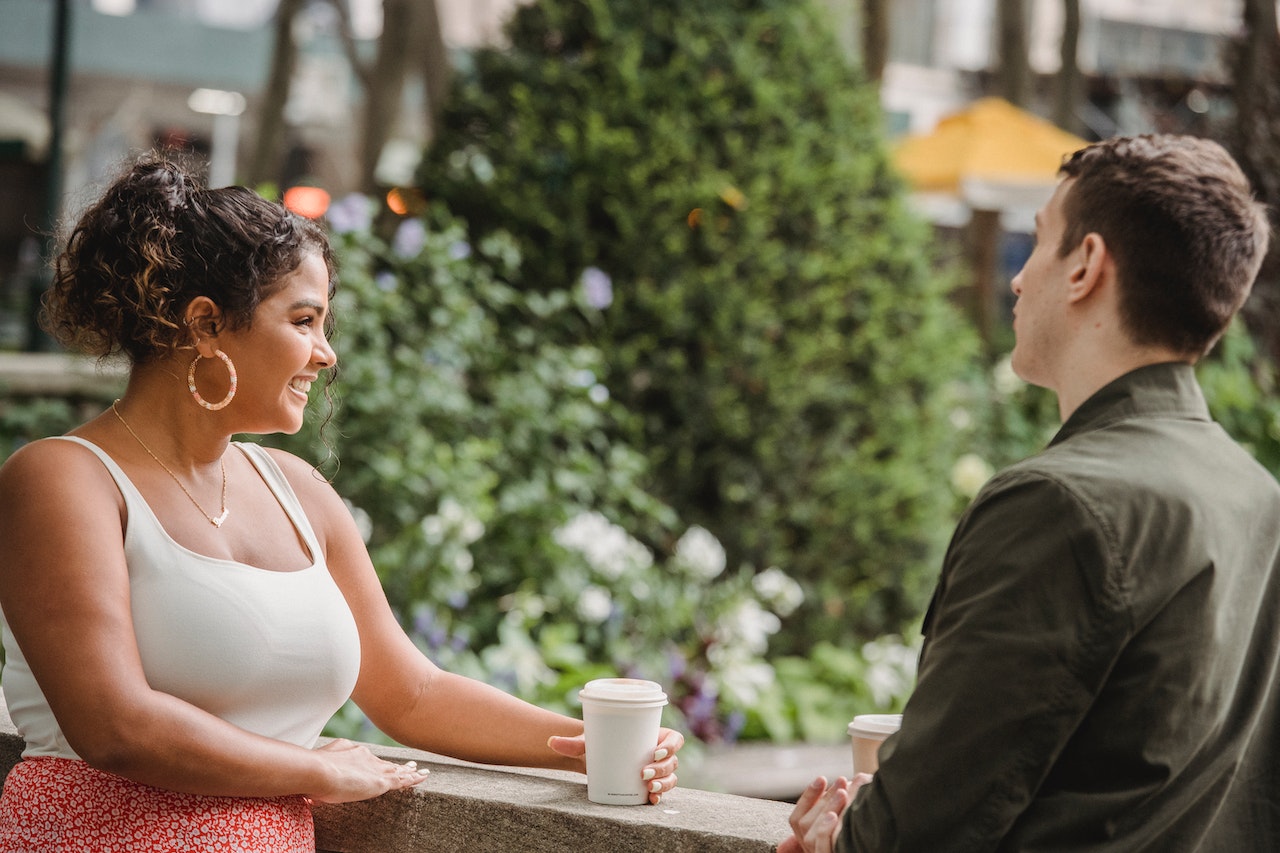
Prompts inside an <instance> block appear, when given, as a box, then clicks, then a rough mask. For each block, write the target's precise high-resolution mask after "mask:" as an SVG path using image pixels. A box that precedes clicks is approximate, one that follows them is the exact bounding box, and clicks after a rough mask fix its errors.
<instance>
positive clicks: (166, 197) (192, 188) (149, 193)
mask: <svg viewBox="0 0 1280 853" xmlns="http://www.w3.org/2000/svg"><path fill="white" fill-rule="evenodd" d="M117 186H118V187H119V190H120V198H119V200H120V201H121V202H124V203H126V204H130V205H140V206H142V207H143V208H147V209H151V210H153V211H155V212H156V213H158V214H161V215H163V214H168V215H169V216H175V215H177V214H179V213H182V212H183V211H185V210H187V209H188V208H189V207H190V206H191V202H192V200H193V197H194V196H195V194H196V193H197V192H199V191H200V187H199V185H198V183H197V181H196V179H195V177H193V176H192V175H191V174H189V173H188V172H187V171H186V170H184V169H183V168H182V167H181V166H179V165H177V164H176V163H174V162H172V161H170V160H167V159H164V158H162V157H154V158H149V159H147V160H144V161H143V162H141V163H138V164H136V165H135V166H134V167H133V169H131V170H130V174H128V175H127V176H126V177H125V178H124V180H122V181H120V182H119V184H118V185H117Z"/></svg>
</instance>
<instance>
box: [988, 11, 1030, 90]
mask: <svg viewBox="0 0 1280 853" xmlns="http://www.w3.org/2000/svg"><path fill="white" fill-rule="evenodd" d="M996 36H997V39H996V40H997V45H998V55H999V63H1000V64H999V70H998V72H997V78H996V82H997V87H998V92H997V94H999V95H1000V96H1001V97H1003V98H1004V99H1005V100H1007V101H1009V103H1011V104H1014V105H1015V106H1019V107H1024V108H1025V107H1027V106H1028V105H1029V104H1030V102H1031V66H1030V63H1029V62H1028V59H1027V7H1026V0H999V3H998V4H997V6H996Z"/></svg>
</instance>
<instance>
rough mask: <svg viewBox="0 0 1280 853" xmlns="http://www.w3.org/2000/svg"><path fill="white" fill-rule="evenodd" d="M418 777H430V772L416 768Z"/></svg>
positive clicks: (422, 768)
mask: <svg viewBox="0 0 1280 853" xmlns="http://www.w3.org/2000/svg"><path fill="white" fill-rule="evenodd" d="M418 775H419V776H429V775H431V771H430V770H428V769H427V768H425V767H419V768H418Z"/></svg>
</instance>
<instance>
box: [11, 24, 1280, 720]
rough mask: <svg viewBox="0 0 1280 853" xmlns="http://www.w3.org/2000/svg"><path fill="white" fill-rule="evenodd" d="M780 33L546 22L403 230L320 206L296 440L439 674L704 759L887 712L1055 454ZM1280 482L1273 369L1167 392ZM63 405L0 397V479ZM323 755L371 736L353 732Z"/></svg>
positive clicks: (860, 125) (289, 444)
mask: <svg viewBox="0 0 1280 853" xmlns="http://www.w3.org/2000/svg"><path fill="white" fill-rule="evenodd" d="M822 21H823V19H822V18H821V17H820V16H819V15H818V14H817V13H816V12H815V11H814V10H813V9H810V8H809V6H808V4H807V3H797V2H792V1H791V0H786V2H784V0H684V2H681V3H676V2H674V0H647V2H640V0H612V2H606V1H605V0H541V1H540V2H539V3H537V4H534V5H531V6H527V7H524V8H522V9H521V10H520V11H519V12H518V13H517V14H516V16H515V17H514V19H513V21H512V23H511V25H510V31H509V35H510V46H509V47H507V48H505V49H503V50H489V51H481V52H479V53H478V54H476V55H475V56H474V57H473V62H472V64H471V66H470V67H469V69H466V73H462V74H460V75H459V76H458V79H457V82H456V89H455V93H454V96H453V98H452V100H451V102H450V104H449V106H448V107H447V108H446V109H445V111H444V113H443V115H442V117H441V131H440V135H439V136H438V138H437V139H436V141H435V143H434V145H433V146H432V148H431V149H430V150H429V151H428V152H427V155H426V157H425V158H424V162H423V166H422V168H421V171H420V175H419V178H420V187H419V189H420V191H421V193H422V196H423V197H424V198H425V199H427V201H426V202H424V203H423V204H422V205H421V206H419V207H418V208H416V209H415V210H414V211H413V212H411V213H410V214H408V215H398V216H391V215H390V214H389V212H388V211H387V210H386V208H385V207H383V206H382V205H381V204H380V203H378V202H375V201H374V200H372V199H370V198H368V197H365V196H361V195H353V196H350V197H348V198H345V199H342V200H340V201H338V202H337V203H336V204H335V205H334V206H333V207H332V208H331V209H330V211H329V214H328V224H329V226H330V230H331V233H332V236H333V241H334V247H335V251H336V254H337V257H338V260H339V264H340V280H341V281H340V285H339V287H338V289H337V292H336V295H335V300H334V306H333V314H334V317H335V319H336V327H335V329H334V343H335V348H336V349H337V351H338V352H339V354H340V369H339V371H338V375H337V377H336V379H335V381H334V382H333V383H332V384H331V385H329V386H328V387H327V388H321V387H320V386H319V384H317V386H316V387H315V388H314V389H313V395H314V398H315V399H314V400H313V409H314V413H313V414H314V416H313V417H312V418H309V419H308V422H307V424H306V426H305V427H304V428H303V430H302V432H301V433H299V434H298V435H296V436H270V437H266V438H265V439H263V440H264V441H267V442H269V443H272V444H275V445H277V446H283V447H286V448H288V449H290V450H292V451H294V452H297V453H299V454H301V455H303V456H304V457H306V458H309V459H312V460H315V462H316V463H317V465H318V467H319V470H320V471H321V472H322V473H323V474H324V475H325V476H327V477H329V478H330V479H331V480H332V482H333V484H334V486H335V487H336V488H337V490H338V491H339V493H341V494H342V495H343V496H344V497H345V498H346V499H347V500H348V502H349V504H350V507H351V510H352V512H353V514H354V515H355V517H356V519H357V521H358V522H359V524H360V527H361V531H362V533H363V535H364V536H365V539H366V542H367V544H368V547H369V552H370V555H371V557H372V559H373V562H374V565H375V567H376V569H377V571H378V573H379V576H380V577H381V579H382V582H383V584H384V586H385V588H386V590H387V593H388V597H389V599H390V601H391V603H392V606H393V608H394V609H395V611H396V613H397V615H398V617H399V618H400V619H401V621H402V624H403V625H404V627H405V629H406V630H407V631H408V632H409V634H410V636H411V637H412V638H413V640H414V641H415V642H416V643H417V644H418V645H419V646H420V647H421V648H422V649H423V651H424V652H426V653H427V654H428V655H430V656H431V657H432V658H433V659H435V660H436V661H438V662H439V663H440V664H441V665H442V666H444V667H446V668H449V669H453V670H455V671H459V672H463V673H465V674H468V675H473V676H475V677H478V678H481V679H483V680H486V681H489V682H491V683H494V684H497V685H499V686H501V687H503V688H504V689H507V690H510V691H511V692H513V693H516V694H517V695H520V696H522V697H524V698H527V699H530V700H531V701H535V702H538V703H540V704H543V705H546V706H548V707H553V708H559V709H561V710H565V711H568V712H570V713H572V712H574V710H575V696H576V690H577V688H578V687H579V686H580V685H581V684H582V683H583V682H584V681H585V680H588V679H589V678H592V677H596V676H599V675H604V674H612V673H622V674H628V675H636V676H640V677H645V678H652V679H654V680H657V681H660V682H661V683H662V684H663V685H664V686H665V688H666V689H667V692H668V693H669V695H670V696H671V700H672V704H671V706H670V707H669V709H668V713H669V719H668V722H669V723H670V724H672V725H675V726H677V727H679V728H681V729H682V730H684V731H686V732H689V733H690V734H692V735H694V736H695V737H696V738H698V739H699V740H701V741H703V742H707V743H715V742H723V741H732V740H734V739H736V738H759V739H772V740H777V741H787V740H793V739H808V740H837V739H839V738H840V737H841V736H842V735H843V733H844V726H845V724H846V723H847V722H848V720H849V719H850V718H851V716H852V715H853V714H855V713H861V712H867V711H877V710H895V709H898V708H900V707H901V706H902V704H903V702H904V701H905V698H906V696H907V695H908V694H909V693H910V690H911V685H912V679H913V673H914V660H915V656H916V654H917V652H918V639H917V635H918V620H919V618H920V614H921V612H922V610H923V607H924V605H925V602H926V600H927V596H928V594H929V592H930V591H931V588H932V584H933V581H934V579H935V578H936V573H937V570H938V565H939V560H940V557H941V553H942V549H943V548H944V547H945V543H946V537H947V535H948V534H949V532H950V530H951V527H952V525H953V523H954V521H955V519H956V517H957V516H958V514H959V513H960V511H961V510H962V509H963V507H964V505H965V503H966V502H967V501H968V500H969V499H971V498H972V497H973V495H975V494H976V493H977V490H978V489H979V488H980V487H981V485H982V484H983V482H985V480H986V479H987V477H989V476H990V474H991V473H992V472H993V471H994V470H995V469H997V468H998V467H1000V466H1001V465H1004V464H1007V463H1009V462H1011V461H1013V460H1014V459H1017V458H1019V457H1021V456H1024V455H1026V454H1028V453H1031V452H1034V451H1035V450H1036V449H1038V448H1039V447H1042V446H1043V445H1044V444H1045V442H1046V441H1048V440H1049V438H1050V437H1051V436H1052V435H1053V431H1054V429H1055V428H1056V425H1057V410H1056V406H1055V405H1054V403H1053V400H1052V398H1051V396H1050V395H1049V394H1048V393H1047V392H1044V391H1042V390H1040V389H1035V388H1031V387H1028V386H1026V385H1025V384H1024V383H1022V382H1021V381H1020V380H1018V379H1017V377H1016V376H1014V375H1013V373H1012V371H1011V369H1010V367H1009V363H1008V359H1007V356H1006V357H1004V358H997V359H996V360H995V361H994V362H992V361H991V360H989V358H988V356H987V355H986V354H985V351H984V350H983V348H981V347H979V346H978V345H977V343H976V339H975V335H974V332H973V330H972V329H971V327H970V324H969V323H968V322H967V321H966V318H965V317H964V316H963V314H962V313H960V312H959V311H958V310H957V308H956V307H955V306H956V305H957V304H958V303H959V301H958V300H956V299H954V298H953V296H954V294H953V293H952V289H953V285H954V283H955V282H956V281H958V280H959V276H958V274H957V273H956V272H955V271H954V270H952V269H950V268H949V267H948V265H947V264H945V263H942V262H941V260H940V259H939V257H938V256H937V254H936V253H935V251H934V242H933V239H932V236H931V232H930V231H929V229H928V227H927V226H926V225H925V224H924V223H922V222H921V221H919V220H917V219H916V218H915V217H914V216H913V215H912V214H911V213H910V211H909V210H908V208H907V205H906V195H905V191H904V188H903V186H902V184H901V182H900V181H899V179H898V178H897V177H896V176H895V175H894V174H893V172H892V170H891V168H890V166H889V162H888V158H887V154H886V149H885V143H884V141H883V138H882V133H881V128H880V119H879V114H878V108H877V106H876V100H875V96H874V92H873V91H872V90H871V89H870V88H869V87H868V86H867V85H865V84H864V83H863V81H861V80H860V79H859V78H858V76H857V73H856V71H854V70H853V69H851V68H850V66H849V65H848V64H847V62H846V60H845V59H844V58H843V55H842V54H841V52H840V50H839V49H838V47H837V46H836V45H835V43H834V41H833V40H832V38H831V36H830V34H829V33H828V32H827V31H826V30H825V29H824V26H823V23H822ZM1199 375H1200V379H1201V381H1202V383H1203V385H1204V387H1205V390H1206V395H1207V396H1208V398H1209V400H1210V405H1211V408H1212V409H1213V412H1214V414H1215V416H1216V417H1217V418H1218V419H1219V420H1220V421H1221V422H1222V423H1223V425H1224V426H1225V427H1226V428H1227V429H1228V430H1229V431H1230V432H1232V434H1233V435H1235V436H1236V437H1237V438H1238V439H1239V440H1241V441H1242V442H1243V443H1244V444H1245V445H1246V446H1247V447H1248V448H1249V449H1250V450H1251V451H1252V452H1254V453H1255V454H1256V455H1257V456H1258V458H1259V459H1260V460H1262V461H1263V463H1264V464H1265V465H1267V467H1268V468H1269V469H1270V470H1272V471H1273V472H1280V400H1278V399H1277V397H1276V394H1275V390H1276V388H1275V382H1276V379H1275V371H1274V367H1273V365H1272V363H1271V361H1270V360H1269V359H1267V358H1265V357H1263V356H1262V355H1260V353H1259V352H1258V351H1257V350H1256V349H1255V347H1254V345H1253V341H1252V339H1251V338H1250V336H1249V334H1248V333H1247V332H1246V331H1245V330H1244V329H1243V327H1239V326H1237V327H1234V328H1233V329H1232V330H1231V332H1230V334H1229V335H1228V336H1227V338H1226V339H1225V340H1224V341H1223V342H1222V344H1220V345H1219V347H1218V348H1217V349H1216V350H1215V352H1214V353H1213V355H1212V356H1211V357H1210V358H1209V359H1208V360H1206V361H1205V362H1204V363H1203V364H1202V365H1201V367H1200V368H1199ZM78 417H79V413H78V411H77V410H76V409H75V408H74V407H73V406H72V405H71V403H69V402H67V401H62V400H57V399H39V398H36V399H27V400H25V401H23V402H18V401H15V400H9V401H5V402H4V404H3V405H0V456H3V455H7V454H8V453H9V452H11V451H12V449H13V448H14V447H16V446H17V445H18V444H20V443H22V442H23V441H28V440H32V439H34V438H38V437H40V436H42V435H48V434H52V433H57V432H62V431H64V430H65V429H67V428H69V427H70V426H72V425H73V424H74V423H75V422H76V420H77V419H78ZM330 733H331V734H342V735H347V736H355V737H358V738H360V739H364V740H374V739H377V738H378V735H377V734H376V733H375V732H373V731H372V730H371V729H369V728H368V725H367V723H366V722H365V721H364V719H363V717H362V716H361V715H360V714H359V713H358V711H357V710H356V709H354V708H352V707H348V708H347V709H344V711H343V712H342V713H341V714H340V715H339V716H338V717H337V718H335V720H334V721H333V723H332V724H331V726H330Z"/></svg>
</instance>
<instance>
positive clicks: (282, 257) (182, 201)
mask: <svg viewBox="0 0 1280 853" xmlns="http://www.w3.org/2000/svg"><path fill="white" fill-rule="evenodd" d="M311 252H315V253H317V254H319V255H320V256H321V257H322V258H323V259H324V262H325V265H326V267H327V268H328V270H329V279H330V289H331V290H332V287H333V282H334V262H333V256H332V254H331V252H330V249H329V241H328V238H327V236H326V235H325V232H324V230H323V229H322V228H321V227H320V226H319V225H317V224H316V223H314V222H312V221H311V220H309V219H305V218H303V217H301V216H298V215H296V214H294V213H292V212H290V211H289V210H287V209H286V208H284V207H283V206H282V205H279V204H276V203H275V202H270V201H267V200H266V199H264V198H262V197H261V196H259V195H257V194H256V193H254V192H253V191H252V190H248V189H245V188H244V187H221V188H218V189H206V188H204V187H202V186H201V185H200V184H199V182H198V181H197V179H196V178H195V177H194V176H193V175H192V174H191V173H190V172H188V171H187V170H186V169H185V168H183V167H182V166H180V165H179V164H178V163H176V162H174V161H173V160H170V159H168V158H166V157H164V156H162V155H158V154H151V155H148V156H146V157H144V158H143V159H141V160H139V161H137V162H136V163H134V164H133V165H132V167H131V168H129V169H128V171H126V172H125V173H124V174H123V175H122V176H121V177H120V178H118V179H117V180H116V181H115V183H113V184H112V185H111V186H110V187H109V188H108V189H107V191H106V192H105V193H104V194H103V196H102V197H101V198H100V199H99V200H98V201H97V203H95V204H94V205H93V206H92V207H90V208H89V209H88V210H87V211H86V212H85V213H84V215H83V216H82V217H81V218H80V220H79V222H78V223H77V224H76V225H75V227H74V228H73V229H72V230H71V233H70V235H69V236H68V238H67V241H66V247H65V248H64V249H63V251H62V252H61V254H60V255H59V256H58V258H57V260H56V261H55V263H54V278H53V284H52V285H51V286H50V289H49V291H48V292H47V293H46V294H45V297H44V303H43V309H44V310H43V317H42V320H43V323H44V326H45V328H46V330H47V331H48V332H49V333H50V334H51V335H53V336H54V337H55V338H56V339H57V340H58V341H59V342H60V343H62V344H63V345H64V346H66V347H68V348H69V349H72V350H76V351H79V352H83V353H85V354H88V355H92V356H97V357H99V358H105V357H109V356H114V355H117V354H121V353H123V354H124V355H126V356H127V357H128V358H129V360H130V361H131V362H132V363H134V364H140V363H145V362H147V361H149V360H151V359H153V358H157V357H162V356H164V355H167V354H170V353H172V352H173V351H174V350H176V349H178V348H180V347H182V346H184V345H186V344H189V342H190V341H189V337H188V333H187V331H186V329H185V328H184V327H183V323H182V314H183V311H184V310H185V309H186V307H187V305H188V304H189V303H190V302H191V300H192V299H194V298H196V297H197V296H207V297H208V298H209V299H211V300H213V301H214V302H215V303H216V304H217V305H218V306H219V307H220V308H221V309H222V310H223V312H224V313H225V315H226V321H227V324H228V326H229V327H230V328H233V329H236V328H245V327H247V326H248V325H249V324H250V322H251V319H252V317H253V312H254V309H255V308H257V306H258V304H259V303H260V302H261V301H262V300H263V299H264V298H265V297H267V296H269V295H270V293H271V291H272V290H273V289H274V288H275V287H276V286H278V285H279V283H280V280H281V278H282V277H283V276H285V275H287V274H288V273H290V272H292V271H293V270H295V269H297V268H298V265H299V264H300V263H301V262H302V259H303V257H304V256H305V255H306V254H308V253H311Z"/></svg>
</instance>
